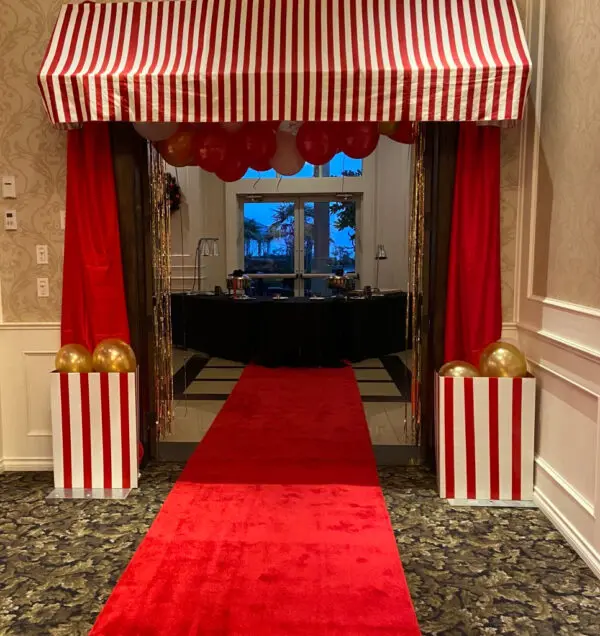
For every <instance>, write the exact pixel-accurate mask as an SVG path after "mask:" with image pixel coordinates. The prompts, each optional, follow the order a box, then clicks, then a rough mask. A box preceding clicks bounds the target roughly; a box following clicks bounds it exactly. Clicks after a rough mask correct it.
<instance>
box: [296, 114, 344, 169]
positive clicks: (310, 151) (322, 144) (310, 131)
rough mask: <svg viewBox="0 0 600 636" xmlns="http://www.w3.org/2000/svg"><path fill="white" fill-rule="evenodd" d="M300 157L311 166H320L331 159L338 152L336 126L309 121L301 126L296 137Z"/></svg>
mask: <svg viewBox="0 0 600 636" xmlns="http://www.w3.org/2000/svg"><path fill="white" fill-rule="evenodd" d="M296 146H297V147H298V152H299V153H300V156H301V157H302V158H303V159H304V160H305V161H308V163H312V164H313V166H322V165H323V164H325V163H328V162H329V161H331V160H332V159H333V157H334V156H335V154H336V153H337V151H338V146H339V138H338V135H337V126H335V125H333V124H327V123H321V122H317V121H309V122H307V123H306V124H302V126H301V127H300V130H299V131H298V134H297V135H296Z"/></svg>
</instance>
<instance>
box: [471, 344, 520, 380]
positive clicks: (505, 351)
mask: <svg viewBox="0 0 600 636" xmlns="http://www.w3.org/2000/svg"><path fill="white" fill-rule="evenodd" d="M479 370H480V371H481V375H483V376H486V377H488V378H522V377H523V376H525V375H527V360H526V359H525V356H524V355H523V354H522V353H521V352H520V351H519V349H517V347H515V346H514V345H512V344H510V343H508V342H493V343H492V344H491V345H488V346H487V347H486V348H485V349H484V351H483V353H482V354H481V359H480V361H479Z"/></svg>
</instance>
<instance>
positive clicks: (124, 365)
mask: <svg viewBox="0 0 600 636" xmlns="http://www.w3.org/2000/svg"><path fill="white" fill-rule="evenodd" d="M135 367H136V360H135V354H134V353H133V349H132V348H131V347H130V346H129V345H128V344H127V343H126V342H123V341H122V340H119V339H118V338H107V339H106V340H103V341H102V342H101V343H99V344H98V346H97V347H96V348H95V349H94V371H103V372H108V373H130V372H131V371H135Z"/></svg>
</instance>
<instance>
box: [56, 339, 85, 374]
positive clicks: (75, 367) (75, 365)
mask: <svg viewBox="0 0 600 636" xmlns="http://www.w3.org/2000/svg"><path fill="white" fill-rule="evenodd" d="M54 367H55V369H56V370H57V371H60V372H61V373H90V372H91V371H92V368H93V366H92V354H91V353H90V352H89V351H88V350H87V349H86V348H85V347H84V346H83V345H78V344H68V345H65V346H64V347H61V348H60V349H59V351H58V353H57V354H56V358H54Z"/></svg>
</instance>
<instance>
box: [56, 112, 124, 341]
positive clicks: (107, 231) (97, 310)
mask: <svg viewBox="0 0 600 636" xmlns="http://www.w3.org/2000/svg"><path fill="white" fill-rule="evenodd" d="M67 135H68V141H67V210H66V230H65V256H64V265H63V295H62V317H61V342H62V344H63V345H65V344H69V343H77V344H82V345H84V346H85V347H87V348H88V349H89V350H90V351H92V350H93V349H94V347H95V346H96V345H97V344H98V342H100V341H101V340H103V339H104V338H120V339H121V340H124V341H125V342H129V324H128V321H127V307H126V304H125V287H124V284H123V267H122V263H121V244H120V239H119V218H118V209H117V198H116V193H115V179H114V173H113V165H112V156H111V148H110V139H109V133H108V124H100V123H98V124H91V125H90V124H88V125H85V126H84V127H83V128H81V129H80V130H70V131H69V132H68V133H67Z"/></svg>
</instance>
